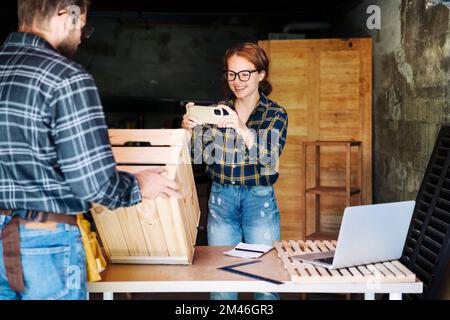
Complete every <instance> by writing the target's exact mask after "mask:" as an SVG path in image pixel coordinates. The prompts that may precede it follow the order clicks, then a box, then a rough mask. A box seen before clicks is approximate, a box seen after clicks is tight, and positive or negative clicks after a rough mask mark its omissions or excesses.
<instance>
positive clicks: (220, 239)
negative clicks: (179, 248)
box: [208, 182, 280, 300]
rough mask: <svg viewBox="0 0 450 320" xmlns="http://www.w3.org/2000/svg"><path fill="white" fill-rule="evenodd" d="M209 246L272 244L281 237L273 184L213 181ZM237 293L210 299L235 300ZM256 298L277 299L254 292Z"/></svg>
mask: <svg viewBox="0 0 450 320" xmlns="http://www.w3.org/2000/svg"><path fill="white" fill-rule="evenodd" d="M208 204H209V214H208V245H210V246H236V245H237V244H238V243H239V242H241V241H243V242H245V243H254V244H266V245H270V246H271V245H272V241H274V240H280V211H279V210H278V205H277V202H276V200H275V194H274V190H273V187H272V186H268V187H266V186H255V187H245V186H235V185H229V184H220V183H217V182H213V184H212V187H211V194H210V196H209V202H208ZM237 296H238V295H237V293H236V292H229V293H225V292H213V293H211V299H214V300H236V299H237ZM254 298H255V299H257V300H277V299H279V296H278V295H277V294H275V293H255V294H254Z"/></svg>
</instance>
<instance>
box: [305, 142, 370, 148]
mask: <svg viewBox="0 0 450 320" xmlns="http://www.w3.org/2000/svg"><path fill="white" fill-rule="evenodd" d="M303 144H304V145H306V146H347V145H350V146H351V147H353V146H360V145H361V141H303Z"/></svg>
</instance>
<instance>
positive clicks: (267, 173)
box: [182, 43, 288, 299]
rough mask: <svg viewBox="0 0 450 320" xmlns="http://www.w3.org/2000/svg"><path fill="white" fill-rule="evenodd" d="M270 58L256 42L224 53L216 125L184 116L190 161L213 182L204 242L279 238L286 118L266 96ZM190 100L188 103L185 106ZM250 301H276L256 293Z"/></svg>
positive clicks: (228, 296)
mask: <svg viewBox="0 0 450 320" xmlns="http://www.w3.org/2000/svg"><path fill="white" fill-rule="evenodd" d="M268 73H269V59H268V58H267V55H266V53H265V52H264V50H263V49H262V48H261V47H259V46H258V45H256V44H253V43H244V44H241V45H238V46H236V47H233V48H230V49H229V50H228V51H227V52H226V54H225V57H224V84H225V88H226V91H227V96H228V97H227V100H226V101H224V102H223V103H221V104H219V105H218V106H219V107H221V108H223V109H224V110H225V111H226V112H225V114H227V115H225V116H223V117H222V118H221V120H220V121H219V123H218V124H217V125H208V124H202V123H201V121H200V120H199V119H196V118H195V117H193V116H190V115H188V114H187V113H186V114H185V115H184V117H183V122H182V126H183V128H186V129H189V130H192V129H194V130H193V131H194V132H193V143H194V148H195V147H198V146H200V149H201V152H195V151H194V154H196V155H197V157H194V161H195V163H200V162H199V156H201V157H202V159H200V161H205V162H206V164H207V166H206V174H207V175H208V176H209V177H210V178H211V179H212V180H213V184H212V187H211V194H210V197H209V202H208V205H209V213H208V227H207V229H208V245H210V246H236V245H237V244H238V243H239V242H241V241H242V242H245V243H250V244H266V245H272V241H274V240H279V239H280V212H279V209H278V205H277V202H276V199H275V194H274V190H273V184H274V183H275V182H276V181H277V179H278V172H277V169H278V158H279V156H280V155H281V151H282V150H283V147H284V145H285V142H286V133H287V126H288V116H287V113H286V111H285V110H284V108H283V107H281V106H279V105H278V104H277V103H275V102H274V101H271V100H270V99H269V98H268V96H269V94H270V93H271V91H272V86H271V84H270V83H269V81H268V80H267V77H268ZM189 105H190V104H188V106H189ZM211 298H212V299H237V293H212V294H211ZM255 299H278V295H277V294H273V293H256V294H255Z"/></svg>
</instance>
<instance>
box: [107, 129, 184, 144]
mask: <svg viewBox="0 0 450 320" xmlns="http://www.w3.org/2000/svg"><path fill="white" fill-rule="evenodd" d="M108 133H109V139H110V141H111V144H112V145H124V144H125V143H126V142H150V143H151V144H152V145H154V146H166V145H169V146H182V145H185V143H186V142H187V141H188V140H189V135H190V134H189V132H188V131H187V130H184V129H167V130H165V129H157V130H156V129H111V130H108Z"/></svg>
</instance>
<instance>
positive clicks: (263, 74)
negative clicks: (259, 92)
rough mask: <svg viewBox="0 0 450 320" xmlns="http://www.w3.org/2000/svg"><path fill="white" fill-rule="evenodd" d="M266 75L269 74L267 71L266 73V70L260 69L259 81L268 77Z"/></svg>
mask: <svg viewBox="0 0 450 320" xmlns="http://www.w3.org/2000/svg"><path fill="white" fill-rule="evenodd" d="M266 75H267V73H266V71H264V70H263V71H260V72H259V73H258V77H259V82H261V81H263V80H264V79H265V78H266Z"/></svg>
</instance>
